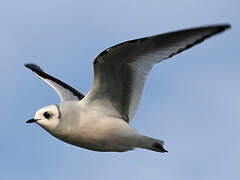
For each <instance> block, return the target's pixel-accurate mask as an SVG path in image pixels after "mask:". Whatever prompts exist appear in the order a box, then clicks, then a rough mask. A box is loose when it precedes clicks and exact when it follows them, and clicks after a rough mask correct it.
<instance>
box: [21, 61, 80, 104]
mask: <svg viewBox="0 0 240 180" xmlns="http://www.w3.org/2000/svg"><path fill="white" fill-rule="evenodd" d="M25 67H27V68H29V69H31V70H32V71H33V72H34V73H36V75H37V76H38V77H39V78H40V79H42V80H43V81H45V82H46V83H47V84H49V85H50V86H51V87H52V88H53V89H54V90H55V91H56V92H57V94H58V95H59V96H60V99H61V102H64V101H80V100H81V99H83V98H84V95H83V94H82V93H80V92H79V91H77V90H76V89H74V88H73V87H71V86H69V85H68V84H66V83H64V82H62V81H60V80H59V79H57V78H55V77H53V76H51V75H49V74H47V73H45V72H44V71H43V70H42V69H41V68H40V67H39V66H37V65H35V64H25Z"/></svg>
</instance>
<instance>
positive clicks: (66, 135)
mask: <svg viewBox="0 0 240 180" xmlns="http://www.w3.org/2000/svg"><path fill="white" fill-rule="evenodd" d="M228 28H230V25H214V26H205V27H199V28H191V29H186V30H181V31H175V32H170V33H165V34H160V35H156V36H150V37H146V38H141V39H136V40H131V41H127V42H124V43H121V44H118V45H116V46H113V47H111V48H108V49H106V50H105V51H103V52H102V53H100V54H99V55H98V56H97V57H96V58H95V59H94V62H93V65H94V80H93V84H92V87H91V89H90V90H89V92H88V94H87V95H86V96H84V95H83V94H82V93H80V92H79V91H77V90H76V89H74V88H72V87H71V86H69V85H67V84H66V83H64V82H62V81H61V80H58V79H57V78H55V77H53V76H51V75H49V74H47V73H45V72H44V71H43V70H42V69H41V68H40V67H39V66H37V65H34V64H26V65H25V66H26V67H27V68H29V69H31V70H32V71H33V72H35V73H36V75H37V76H38V77H39V78H41V79H42V80H44V81H45V82H46V83H48V84H49V85H50V86H51V87H53V88H54V89H55V90H56V92H57V93H58V95H59V96H60V99H61V103H60V104H56V105H51V106H47V107H44V108H42V109H40V110H38V111H37V112H36V115H35V117H34V118H33V119H30V120H28V121H27V123H32V122H35V123H37V124H39V125H40V126H41V127H42V128H44V129H45V130H46V131H48V132H49V133H50V134H52V135H53V136H55V137H56V138H58V139H60V140H62V141H64V142H67V143H69V144H72V145H75V146H78V147H82V148H86V149H90V150H94V151H102V152H106V151H114V152H124V151H128V150H132V149H134V148H143V149H149V150H152V151H157V152H167V150H165V149H164V147H163V145H164V142H163V141H162V140H158V139H154V138H151V137H147V136H144V135H141V134H140V133H138V132H137V131H136V130H135V129H133V128H132V127H131V126H130V122H131V121H132V119H133V117H134V114H135V112H136V110H137V107H138V104H139V102H140V99H141V95H142V91H143V88H144V83H145V80H146V78H147V75H148V73H149V72H150V70H151V69H152V67H153V66H154V65H155V64H157V63H159V62H161V61H163V60H165V59H168V58H170V57H172V56H174V55H176V54H178V53H180V52H182V51H184V50H186V49H189V48H191V47H193V46H194V45H196V44H199V43H200V42H202V41H204V40H205V39H207V38H209V37H211V36H213V35H215V34H218V33H220V32H223V31H224V30H226V29H228ZM147 123H148V122H147Z"/></svg>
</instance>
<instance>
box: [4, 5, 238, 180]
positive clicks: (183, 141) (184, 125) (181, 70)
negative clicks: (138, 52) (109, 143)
mask: <svg viewBox="0 0 240 180" xmlns="http://www.w3.org/2000/svg"><path fill="white" fill-rule="evenodd" d="M239 6H240V3H239V1H237V0H221V1H219V0H212V1H209V0H201V1H193V0H181V1H173V0H169V1H153V0H149V1H137V0H121V1H109V0H103V1H75V0H68V1H66V0H65V1H64V0H52V1H44V0H41V1H40V0H35V1H32V0H22V1H17V0H8V1H1V2H0V27H1V28H0V39H1V41H0V48H1V51H0V59H1V71H0V80H1V82H2V86H1V88H0V92H1V95H2V96H1V100H2V103H1V106H0V107H1V108H0V110H1V116H2V117H1V120H0V125H1V131H0V142H1V148H0V158H1V160H0V179H4V180H15V179H35V180H40V179H41V180H42V179H44V180H50V179H58V180H64V179H88V180H91V179H99V180H105V179H115V180H118V179H119V180H120V179H121V180H122V179H140V180H145V179H146V180H149V179H165V180H173V179H178V180H181V179H182V180H188V179H189V180H190V179H191V180H192V179H194V180H202V179H209V180H213V179H218V180H225V179H238V178H239V177H240V175H239V161H240V156H239V152H240V142H239V136H240V133H239V129H240V111H239V107H240V95H239V93H240V85H239V77H240V71H239V67H240V61H239V53H238V51H239V34H238V33H239V28H240V23H239V15H240V13H239ZM216 23H231V25H232V29H231V30H230V31H228V32H226V33H223V34H221V35H219V36H216V37H213V38H211V39H209V40H207V41H205V42H204V43H202V44H200V45H198V46H195V47H194V48H192V49H190V50H188V51H185V52H184V53H182V54H179V55H177V56H175V57H173V58H171V59H169V60H167V61H164V62H162V63H160V64H159V65H156V66H155V67H154V68H153V70H152V72H151V73H150V76H149V77H148V79H147V82H146V84H145V90H144V93H143V97H142V101H141V103H140V106H139V109H138V111H137V114H136V116H135V119H134V121H133V122H132V126H133V127H134V128H136V129H137V130H138V131H139V132H140V133H143V134H146V135H149V136H152V137H155V138H159V139H163V140H165V143H166V148H167V149H168V150H169V153H168V154H160V153H156V152H151V151H147V150H140V149H137V150H134V151H130V152H126V153H98V152H92V151H88V150H85V149H81V148H78V147H74V146H71V145H68V144H66V143H64V142H61V141H59V140H57V139H55V138H53V137H52V136H50V135H49V134H48V133H47V132H45V131H44V130H43V129H41V128H40V127H39V126H37V125H34V124H31V125H29V124H25V121H26V120H27V119H29V118H31V117H33V116H34V114H35V111H36V110H37V109H39V108H41V107H43V106H46V105H50V104H55V103H57V102H59V98H58V96H57V95H56V93H55V92H54V91H53V90H52V89H51V88H50V87H49V86H48V85H46V84H45V83H44V82H42V81H40V80H39V79H38V78H36V77H35V76H34V75H33V74H32V73H31V72H30V71H29V70H28V69H26V68H25V67H24V66H23V65H24V63H27V62H33V63H36V64H38V65H40V66H41V67H42V68H43V69H44V70H45V71H46V72H49V73H50V74H52V75H54V76H56V77H58V78H60V79H62V80H64V81H65V82H67V83H69V84H70V85H72V86H73V87H75V88H77V89H79V90H80V91H82V92H84V93H86V92H87V91H88V89H89V88H90V86H91V82H92V77H93V76H92V74H93V72H92V71H93V69H92V60H93V58H94V57H95V56H96V55H97V54H98V53H100V52H101V51H102V50H104V49H105V48H108V47H110V46H112V45H115V44H117V43H119V42H122V41H126V40H129V39H134V38H139V37H143V36H149V35H154V34H159V33H163V32H167V31H173V30H177V29H183V28H189V27H193V26H200V25H206V24H216Z"/></svg>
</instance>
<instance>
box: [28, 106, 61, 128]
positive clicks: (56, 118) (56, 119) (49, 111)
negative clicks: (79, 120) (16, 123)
mask: <svg viewBox="0 0 240 180" xmlns="http://www.w3.org/2000/svg"><path fill="white" fill-rule="evenodd" d="M60 118H61V112H60V109H59V105H58V104H56V105H51V106H47V107H44V108H42V109H39V110H38V111H37V112H36V114H35V117H34V118H33V119H30V120H28V121H27V122H26V123H33V122H36V123H37V124H39V125H40V126H42V127H43V128H44V129H46V130H48V131H51V130H53V129H55V127H56V126H57V125H58V124H59V123H60Z"/></svg>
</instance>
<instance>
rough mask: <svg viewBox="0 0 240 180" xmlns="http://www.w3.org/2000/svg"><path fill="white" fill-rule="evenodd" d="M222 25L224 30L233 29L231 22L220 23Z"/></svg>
mask: <svg viewBox="0 0 240 180" xmlns="http://www.w3.org/2000/svg"><path fill="white" fill-rule="evenodd" d="M220 27H221V29H222V30H223V31H225V30H227V29H231V28H232V27H231V24H229V23H226V24H220Z"/></svg>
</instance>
